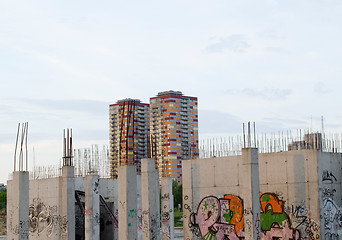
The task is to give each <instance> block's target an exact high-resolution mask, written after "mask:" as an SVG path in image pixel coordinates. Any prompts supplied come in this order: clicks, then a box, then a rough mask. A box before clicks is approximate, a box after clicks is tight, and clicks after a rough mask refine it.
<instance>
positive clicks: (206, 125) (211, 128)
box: [199, 109, 242, 134]
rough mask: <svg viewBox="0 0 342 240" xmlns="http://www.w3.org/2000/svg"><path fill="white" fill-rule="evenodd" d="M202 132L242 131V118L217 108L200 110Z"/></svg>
mask: <svg viewBox="0 0 342 240" xmlns="http://www.w3.org/2000/svg"><path fill="white" fill-rule="evenodd" d="M199 125H200V126H199V129H200V134H222V133H237V132H241V128H242V120H241V119H240V118H239V117H237V116H234V115H232V114H229V113H225V112H220V111H215V110H203V109H200V110H199Z"/></svg>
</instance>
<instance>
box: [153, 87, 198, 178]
mask: <svg viewBox="0 0 342 240" xmlns="http://www.w3.org/2000/svg"><path fill="white" fill-rule="evenodd" d="M150 135H151V149H154V151H153V152H154V154H152V155H154V156H153V157H155V158H156V161H157V166H158V168H159V174H160V177H161V176H165V177H171V178H174V179H175V180H177V181H178V182H181V181H182V161H183V160H186V159H194V158H198V155H199V151H198V110H197V98H196V97H189V96H184V95H183V94H182V92H180V91H172V90H171V91H165V92H160V93H158V95H157V96H156V97H152V98H150Z"/></svg>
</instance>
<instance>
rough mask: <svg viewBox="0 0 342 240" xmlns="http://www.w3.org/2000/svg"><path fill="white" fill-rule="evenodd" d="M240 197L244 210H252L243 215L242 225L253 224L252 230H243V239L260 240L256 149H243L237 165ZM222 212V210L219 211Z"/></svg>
mask: <svg viewBox="0 0 342 240" xmlns="http://www.w3.org/2000/svg"><path fill="white" fill-rule="evenodd" d="M239 172H241V173H243V174H241V175H239V183H240V197H241V198H242V199H243V203H244V208H245V209H252V214H250V213H249V214H248V212H246V213H247V214H244V224H245V226H246V225H248V223H253V228H251V229H248V230H247V229H245V230H244V233H245V234H244V235H245V239H246V240H247V239H254V240H260V239H261V222H260V218H261V216H260V195H259V160H258V149H256V148H243V149H242V164H239ZM221 211H222V209H221Z"/></svg>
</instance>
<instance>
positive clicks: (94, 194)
mask: <svg viewBox="0 0 342 240" xmlns="http://www.w3.org/2000/svg"><path fill="white" fill-rule="evenodd" d="M84 218H85V219H84V222H85V240H100V195H99V176H98V175H87V176H86V177H85V216H84Z"/></svg>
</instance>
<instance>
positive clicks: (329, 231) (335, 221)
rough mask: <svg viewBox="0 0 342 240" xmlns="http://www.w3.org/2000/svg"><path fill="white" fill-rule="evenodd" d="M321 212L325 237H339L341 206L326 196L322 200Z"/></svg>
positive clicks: (341, 229) (341, 215)
mask: <svg viewBox="0 0 342 240" xmlns="http://www.w3.org/2000/svg"><path fill="white" fill-rule="evenodd" d="M323 214H324V215H323V219H324V229H325V239H329V240H330V239H340V236H342V210H341V208H340V207H338V206H337V205H336V203H335V202H334V201H333V200H332V199H331V198H327V199H325V200H324V204H323Z"/></svg>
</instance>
